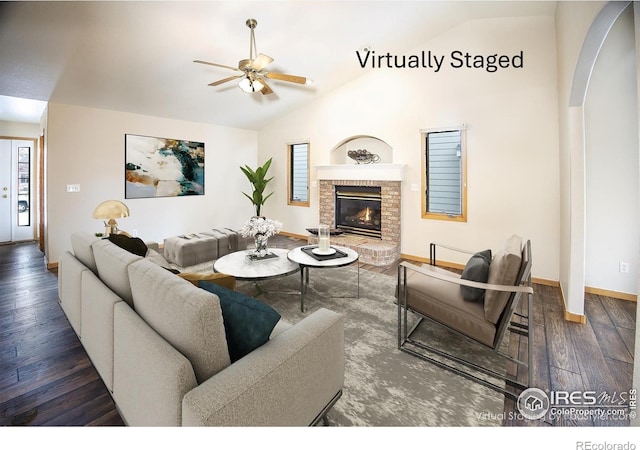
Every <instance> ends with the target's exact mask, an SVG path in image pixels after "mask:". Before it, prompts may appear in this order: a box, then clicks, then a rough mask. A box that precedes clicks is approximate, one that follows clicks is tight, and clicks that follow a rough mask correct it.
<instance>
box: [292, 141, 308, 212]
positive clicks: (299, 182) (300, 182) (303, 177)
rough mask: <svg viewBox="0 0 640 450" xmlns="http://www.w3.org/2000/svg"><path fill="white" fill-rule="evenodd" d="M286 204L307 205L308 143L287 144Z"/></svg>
mask: <svg viewBox="0 0 640 450" xmlns="http://www.w3.org/2000/svg"><path fill="white" fill-rule="evenodd" d="M288 160H289V161H288V162H289V164H288V167H289V176H288V179H287V184H288V191H289V194H288V204H289V205H295V206H309V143H308V142H300V143H295V144H289V146H288Z"/></svg>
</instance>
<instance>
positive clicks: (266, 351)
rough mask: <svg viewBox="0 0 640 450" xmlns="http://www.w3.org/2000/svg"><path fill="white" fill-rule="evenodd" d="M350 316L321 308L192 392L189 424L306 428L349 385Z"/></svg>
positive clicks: (186, 406) (185, 417)
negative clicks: (346, 332)
mask: <svg viewBox="0 0 640 450" xmlns="http://www.w3.org/2000/svg"><path fill="white" fill-rule="evenodd" d="M344 365H345V356H344V318H343V317H342V316H341V315H340V314H337V313H335V312H333V311H329V310H327V309H320V310H318V311H316V312H314V313H313V314H311V315H309V316H308V317H306V318H305V319H303V320H301V321H300V322H298V323H297V324H295V325H293V326H292V327H291V328H289V329H287V330H285V331H284V332H282V333H281V334H279V335H277V336H276V337H274V338H273V339H272V340H270V341H269V342H267V343H266V344H264V345H263V346H261V347H260V348H258V349H256V350H254V351H253V352H251V353H250V354H248V355H247V356H245V357H244V358H242V359H240V360H238V361H236V362H235V363H234V364H232V365H231V366H229V367H227V368H226V369H224V370H223V371H221V372H219V373H218V374H216V375H214V376H213V377H211V378H210V379H209V380H207V381H205V382H204V383H202V384H201V385H200V386H198V387H196V388H195V389H193V390H191V391H190V392H189V393H187V394H186V395H185V397H184V399H183V401H182V425H183V426H306V425H309V424H311V423H312V422H313V421H314V420H315V419H316V418H317V416H318V415H319V414H320V413H321V412H322V411H323V409H324V408H325V406H327V405H328V404H330V402H331V401H332V400H333V399H334V398H335V396H336V394H337V393H339V392H340V391H341V389H342V386H343V384H344Z"/></svg>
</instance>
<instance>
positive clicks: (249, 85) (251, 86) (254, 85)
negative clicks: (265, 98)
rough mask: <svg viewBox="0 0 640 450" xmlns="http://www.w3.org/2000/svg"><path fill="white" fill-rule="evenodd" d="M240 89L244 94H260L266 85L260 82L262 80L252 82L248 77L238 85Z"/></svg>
mask: <svg viewBox="0 0 640 450" xmlns="http://www.w3.org/2000/svg"><path fill="white" fill-rule="evenodd" d="M238 87H239V88H240V89H242V91H243V92H246V93H248V94H251V93H253V92H259V91H261V90H262V88H264V84H262V83H261V82H260V80H253V81H252V80H250V79H249V78H247V77H244V78H243V79H242V80H240V82H239V83H238Z"/></svg>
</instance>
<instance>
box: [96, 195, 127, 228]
mask: <svg viewBox="0 0 640 450" xmlns="http://www.w3.org/2000/svg"><path fill="white" fill-rule="evenodd" d="M123 217H129V208H128V207H127V205H125V204H124V203H122V202H121V201H118V200H106V201H104V202H102V203H100V204H99V205H98V206H96V209H94V210H93V218H94V219H108V221H105V222H104V225H105V227H106V231H107V236H109V235H110V234H117V233H118V222H116V219H121V218H123Z"/></svg>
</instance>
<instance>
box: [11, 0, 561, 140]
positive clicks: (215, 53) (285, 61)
mask: <svg viewBox="0 0 640 450" xmlns="http://www.w3.org/2000/svg"><path fill="white" fill-rule="evenodd" d="M554 11H555V2H540V1H533V2H525V1H514V2H503V1H491V2H479V1H471V2H458V1H442V2H429V1H408V2H400V1H295V2H294V1H253V2H250V1H241V0H240V1H239V0H235V1H198V2H186V1H169V2H153V1H141V2H110V1H107V2H94V1H90V2H58V1H52V2H1V3H0V61H1V69H0V120H18V121H23V122H35V123H37V122H39V118H40V114H41V110H40V111H39V112H38V111H36V112H33V113H32V114H33V116H32V117H31V118H30V119H28V120H27V118H26V116H24V115H18V116H17V115H15V114H16V113H17V111H19V108H20V106H16V105H17V103H20V102H16V100H15V99H12V98H11V97H17V98H21V99H32V100H39V101H55V102H60V103H68V104H75V105H82V106H90V107H96V108H104V109H113V110H118V111H128V112H134V113H140V114H146V115H151V116H159V117H167V118H173V119H181V120H187V121H193V122H205V123H213V124H219V125H225V126H233V127H239V128H247V129H260V128H262V127H263V126H265V125H266V124H267V123H268V122H269V121H270V120H272V119H273V118H274V117H278V116H279V115H282V114H284V113H287V112H289V111H292V110H294V109H295V108H298V107H300V106H302V105H304V104H305V103H308V102H310V101H312V100H314V99H315V98H317V97H318V96H320V95H322V94H324V93H326V92H329V91H330V90H332V89H335V88H336V87H338V86H340V85H342V84H344V83H346V82H348V81H350V80H352V79H354V78H355V77H358V76H360V75H362V74H363V73H364V70H363V69H362V68H361V67H360V65H359V64H358V59H357V57H356V50H358V49H360V48H362V47H364V46H371V47H372V48H373V49H374V50H376V52H377V53H378V54H383V53H386V52H391V53H392V54H393V53H399V54H401V53H402V52H404V51H407V50H409V49H411V48H414V47H416V46H418V45H420V44H422V43H424V42H426V41H428V40H429V39H430V38H432V37H433V36H436V35H437V34H439V33H441V32H442V31H444V30H446V29H449V28H451V27H453V26H456V25H457V24H460V23H462V22H464V21H466V20H471V19H475V18H485V17H505V16H530V15H552V14H553V13H554ZM248 18H255V19H256V20H257V21H258V26H257V28H256V30H255V34H256V43H257V50H258V52H259V53H265V54H267V55H269V56H271V57H273V58H274V59H275V61H274V62H273V63H272V64H271V65H269V67H268V69H269V70H270V71H273V72H284V73H289V74H293V75H300V76H305V77H308V78H311V79H312V80H313V81H314V84H313V85H312V86H300V85H295V84H292V83H284V82H279V81H271V82H270V86H271V87H272V89H273V90H274V92H275V93H274V94H271V95H268V96H263V95H261V94H245V93H243V92H242V91H240V90H239V89H238V88H237V86H236V83H234V82H229V83H226V84H224V85H222V86H218V87H209V86H207V84H208V83H210V82H212V81H216V80H218V79H221V78H225V77H227V76H230V75H232V74H234V72H231V71H228V70H225V69H222V68H216V67H210V66H204V65H200V64H194V63H193V62H192V61H193V60H194V59H203V60H207V61H212V62H217V63H221V64H225V65H229V66H237V64H238V61H239V60H240V59H245V58H248V57H249V33H250V32H249V28H247V27H246V25H245V21H246V20H247V19H248ZM425 50H428V49H425ZM391 88H392V87H391ZM42 105H43V104H41V103H40V104H39V105H38V106H39V107H43V106H42Z"/></svg>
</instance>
